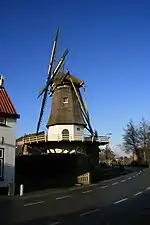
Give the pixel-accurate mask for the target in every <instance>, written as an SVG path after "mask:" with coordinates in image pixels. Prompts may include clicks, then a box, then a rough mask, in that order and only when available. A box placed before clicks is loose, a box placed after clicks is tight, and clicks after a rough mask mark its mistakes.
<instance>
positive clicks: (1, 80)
mask: <svg viewBox="0 0 150 225" xmlns="http://www.w3.org/2000/svg"><path fill="white" fill-rule="evenodd" d="M1 87H4V77H3V75H2V74H0V88H1Z"/></svg>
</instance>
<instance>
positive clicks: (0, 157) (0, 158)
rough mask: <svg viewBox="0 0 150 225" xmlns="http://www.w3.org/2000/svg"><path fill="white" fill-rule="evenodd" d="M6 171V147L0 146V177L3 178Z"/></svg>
mask: <svg viewBox="0 0 150 225" xmlns="http://www.w3.org/2000/svg"><path fill="white" fill-rule="evenodd" d="M3 173H4V149H3V148H0V179H1V178H3Z"/></svg>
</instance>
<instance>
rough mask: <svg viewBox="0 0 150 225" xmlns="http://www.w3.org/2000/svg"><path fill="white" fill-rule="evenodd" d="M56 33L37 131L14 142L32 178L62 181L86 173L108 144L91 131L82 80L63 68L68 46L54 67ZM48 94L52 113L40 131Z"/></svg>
mask: <svg viewBox="0 0 150 225" xmlns="http://www.w3.org/2000/svg"><path fill="white" fill-rule="evenodd" d="M58 35H59V30H57V33H56V37H55V39H54V42H53V48H52V54H51V58H50V63H49V67H48V77H47V80H46V85H45V87H44V88H43V90H42V91H41V92H40V94H39V97H40V96H42V97H43V100H42V106H41V109H40V114H39V120H38V123H37V130H36V132H35V133H34V134H25V135H24V136H22V137H20V138H18V139H17V142H16V143H17V147H18V148H20V147H21V149H22V156H18V157H21V158H22V161H21V163H20V164H22V167H23V165H24V166H25V167H26V175H27V174H28V173H30V174H31V173H33V174H32V175H33V176H32V178H33V177H34V181H35V176H36V177H38V180H39V177H40V176H41V177H42V179H43V177H44V176H49V177H50V178H51V180H52V177H53V178H54V179H56V177H58V180H60V178H61V180H62V179H63V180H64V179H65V177H67V179H68V177H71V176H73V175H72V174H74V175H75V177H76V178H77V177H78V176H79V175H81V174H84V173H85V172H89V171H90V168H92V167H93V166H95V165H96V164H97V163H98V158H99V157H98V156H99V146H100V145H106V144H108V143H109V138H107V137H104V136H100V137H98V136H96V135H95V133H94V131H93V128H92V126H91V123H90V117H89V113H88V109H87V107H86V104H85V100H84V99H83V98H82V94H81V90H83V91H84V90H85V85H84V82H83V81H82V80H81V79H79V78H77V77H75V76H73V75H71V74H70V71H69V70H67V71H66V72H65V71H64V63H65V61H66V57H67V55H68V52H69V51H68V49H66V50H65V52H64V54H63V55H62V57H61V59H60V61H59V62H58V64H57V65H56V66H54V63H55V57H56V47H57V40H58ZM48 95H49V96H50V97H52V105H51V112H50V115H49V118H48V122H47V125H46V127H47V132H44V131H42V132H41V131H39V130H40V125H41V122H42V117H43V113H44V108H45V104H46V99H47V97H48ZM85 129H86V130H87V131H88V132H89V135H88V136H85V132H84V131H85ZM29 158H30V160H29ZM31 158H32V160H31ZM27 165H28V166H27ZM30 166H31V167H30ZM27 167H28V168H27ZM31 168H32V172H31ZM16 170H17V165H16ZM45 174H46V175H45ZM66 174H67V176H66ZM68 174H69V175H68ZM76 178H75V179H76ZM74 182H75V183H76V182H77V181H76V180H74Z"/></svg>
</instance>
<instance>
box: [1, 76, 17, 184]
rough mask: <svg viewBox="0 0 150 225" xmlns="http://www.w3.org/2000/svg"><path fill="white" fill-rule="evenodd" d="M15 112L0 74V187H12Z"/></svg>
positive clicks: (13, 178)
mask: <svg viewBox="0 0 150 225" xmlns="http://www.w3.org/2000/svg"><path fill="white" fill-rule="evenodd" d="M19 118H20V116H19V115H18V114H17V112H16V110H15V108H14V106H13V104H12V102H11V100H10V98H9V96H8V94H7V91H6V89H5V87H4V78H3V76H2V75H0V188H2V187H6V188H8V187H9V186H11V187H14V182H15V146H16V134H15V132H16V122H17V119H19Z"/></svg>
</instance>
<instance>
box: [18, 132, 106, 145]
mask: <svg viewBox="0 0 150 225" xmlns="http://www.w3.org/2000/svg"><path fill="white" fill-rule="evenodd" d="M52 139H53V140H55V141H61V140H62V135H54V136H53V138H52ZM64 140H68V136H67V137H66V138H65V139H64ZM77 140H80V141H92V142H93V141H97V142H101V143H106V144H107V143H109V138H108V137H105V136H99V137H98V138H92V137H84V139H83V138H82V137H81V139H79V137H78V138H76V137H75V141H77ZM47 141H48V134H47V133H46V132H45V133H44V132H43V133H41V134H38V135H36V134H29V135H25V136H23V137H22V139H19V140H18V141H16V142H17V143H16V144H17V145H18V146H19V145H23V144H31V143H38V142H47ZM69 141H73V137H72V135H70V136H69Z"/></svg>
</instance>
